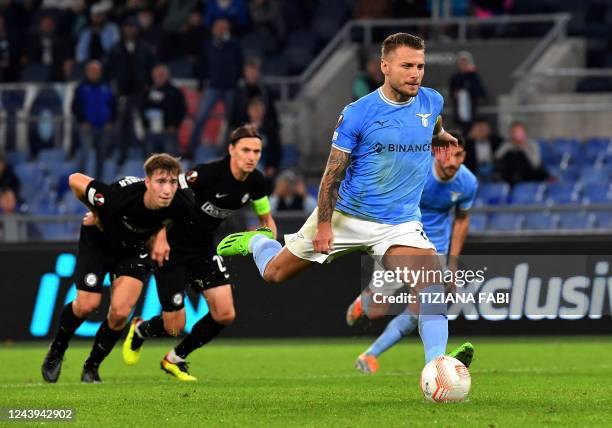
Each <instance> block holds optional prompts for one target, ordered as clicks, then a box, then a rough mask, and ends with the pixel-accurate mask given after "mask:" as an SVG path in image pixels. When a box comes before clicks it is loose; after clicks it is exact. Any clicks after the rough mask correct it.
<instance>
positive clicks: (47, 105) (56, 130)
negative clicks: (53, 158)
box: [28, 88, 63, 153]
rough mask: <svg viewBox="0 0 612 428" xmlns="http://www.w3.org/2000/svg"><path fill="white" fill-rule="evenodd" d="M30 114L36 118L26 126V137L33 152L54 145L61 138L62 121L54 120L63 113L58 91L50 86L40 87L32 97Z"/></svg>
mask: <svg viewBox="0 0 612 428" xmlns="http://www.w3.org/2000/svg"><path fill="white" fill-rule="evenodd" d="M30 114H31V115H32V116H34V117H35V118H36V120H34V121H32V122H30V124H29V126H28V139H29V143H30V148H31V150H32V152H33V153H38V151H40V150H41V149H43V148H51V147H54V146H55V142H56V141H59V140H61V138H62V131H63V123H62V122H61V121H59V122H58V121H56V118H59V117H61V116H62V115H63V105H62V99H61V96H60V93H59V92H58V91H56V90H55V89H52V88H43V89H40V90H39V91H38V92H37V93H36V96H35V98H34V102H33V103H32V108H31V109H30Z"/></svg>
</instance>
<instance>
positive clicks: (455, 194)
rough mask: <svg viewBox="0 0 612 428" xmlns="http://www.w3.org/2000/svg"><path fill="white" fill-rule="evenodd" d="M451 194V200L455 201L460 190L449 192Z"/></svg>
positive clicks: (459, 194)
mask: <svg viewBox="0 0 612 428" xmlns="http://www.w3.org/2000/svg"><path fill="white" fill-rule="evenodd" d="M450 194H451V201H453V202H457V199H459V196H461V192H450Z"/></svg>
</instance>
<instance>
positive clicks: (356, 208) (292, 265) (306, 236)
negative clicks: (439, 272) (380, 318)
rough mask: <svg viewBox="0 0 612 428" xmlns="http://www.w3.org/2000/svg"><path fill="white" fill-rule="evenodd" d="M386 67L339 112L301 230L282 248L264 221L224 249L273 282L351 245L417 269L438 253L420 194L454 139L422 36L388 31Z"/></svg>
mask: <svg viewBox="0 0 612 428" xmlns="http://www.w3.org/2000/svg"><path fill="white" fill-rule="evenodd" d="M381 71H382V72H383V74H384V76H385V82H384V84H383V86H382V87H380V88H379V89H377V90H376V91H373V92H372V93H370V94H368V95H366V96H365V97H363V98H361V99H359V100H357V101H355V102H354V103H352V104H349V105H348V106H346V107H345V109H344V110H343V111H342V114H341V115H340V118H339V120H338V124H337V126H336V130H335V132H334V134H333V137H332V148H331V152H330V155H329V159H328V161H327V166H326V169H325V172H324V174H323V178H322V179H321V185H320V188H319V200H318V206H317V209H315V210H314V211H313V213H312V214H311V216H310V217H309V218H308V219H307V220H306V223H305V224H304V225H303V226H302V228H301V229H300V230H299V231H298V233H296V234H293V235H287V236H285V242H286V246H285V247H284V248H283V247H281V244H280V243H279V242H277V241H275V240H273V239H272V234H271V232H270V231H267V230H257V231H250V232H241V233H234V234H231V235H228V236H227V237H225V238H224V239H223V240H222V241H221V242H220V243H219V246H218V247H217V253H218V254H219V255H221V256H232V255H237V254H242V255H247V254H249V253H252V254H253V258H254V260H255V263H256V265H257V267H258V268H259V272H260V273H261V275H262V277H263V278H264V280H265V281H267V282H269V283H279V282H283V281H285V280H287V279H289V278H292V277H293V276H295V275H297V274H298V273H300V272H301V271H303V270H304V269H306V268H308V267H309V266H311V265H312V264H313V263H324V262H330V261H331V260H333V259H334V258H336V257H338V256H341V255H343V254H346V253H348V252H352V251H366V252H368V253H369V254H372V255H373V256H375V257H377V258H379V260H380V261H381V262H382V264H383V265H384V266H385V268H386V269H389V270H395V269H396V268H400V269H404V268H408V269H412V270H417V269H419V268H420V267H421V261H422V260H423V259H424V258H426V256H435V248H434V245H433V244H432V243H431V242H430V241H429V240H428V239H427V237H426V236H425V234H424V233H423V228H422V225H421V223H420V220H421V212H420V210H419V201H420V200H421V192H422V191H423V186H424V185H425V179H426V177H427V174H428V172H429V168H430V167H431V157H432V151H433V153H434V155H435V156H436V157H437V158H440V159H446V158H448V157H449V155H450V147H452V146H453V145H456V144H457V140H456V139H455V138H454V137H453V136H452V135H450V134H448V133H447V132H445V131H444V129H443V128H442V120H441V117H440V113H441V112H442V107H443V99H442V96H441V95H440V94H439V93H438V92H436V91H435V90H433V89H430V88H424V87H423V88H421V81H422V79H423V74H424V71H425V43H424V41H423V39H421V38H420V37H416V36H413V35H410V34H406V33H397V34H393V35H391V36H389V37H387V38H386V39H385V40H384V41H383V44H382V56H381ZM432 137H433V139H432ZM432 144H433V146H434V147H433V150H432ZM427 258H428V259H429V260H434V259H435V260H437V259H436V258H435V257H427ZM417 259H418V265H417V261H416V260H417ZM430 268H431V269H436V268H439V266H431V267H430ZM442 292H444V287H443V285H442V284H426V283H422V284H416V287H415V293H419V294H425V293H442ZM420 298H421V297H420ZM432 301H434V300H433V299H432V300H430V301H429V302H427V300H425V302H424V303H422V304H421V305H420V308H419V325H420V329H419V331H420V332H421V338H422V340H423V346H424V349H425V360H426V362H429V361H431V360H432V359H434V358H435V357H437V356H440V355H443V354H444V353H445V352H446V343H447V340H448V320H447V317H446V305H443V304H438V303H431V302H432ZM472 354H473V347H472V345H471V344H469V343H468V344H464V345H462V346H461V347H460V348H458V349H457V350H455V351H454V352H453V353H452V354H451V355H453V356H454V357H455V358H458V359H460V360H462V361H463V362H464V363H465V364H466V365H469V363H470V361H471V358H472Z"/></svg>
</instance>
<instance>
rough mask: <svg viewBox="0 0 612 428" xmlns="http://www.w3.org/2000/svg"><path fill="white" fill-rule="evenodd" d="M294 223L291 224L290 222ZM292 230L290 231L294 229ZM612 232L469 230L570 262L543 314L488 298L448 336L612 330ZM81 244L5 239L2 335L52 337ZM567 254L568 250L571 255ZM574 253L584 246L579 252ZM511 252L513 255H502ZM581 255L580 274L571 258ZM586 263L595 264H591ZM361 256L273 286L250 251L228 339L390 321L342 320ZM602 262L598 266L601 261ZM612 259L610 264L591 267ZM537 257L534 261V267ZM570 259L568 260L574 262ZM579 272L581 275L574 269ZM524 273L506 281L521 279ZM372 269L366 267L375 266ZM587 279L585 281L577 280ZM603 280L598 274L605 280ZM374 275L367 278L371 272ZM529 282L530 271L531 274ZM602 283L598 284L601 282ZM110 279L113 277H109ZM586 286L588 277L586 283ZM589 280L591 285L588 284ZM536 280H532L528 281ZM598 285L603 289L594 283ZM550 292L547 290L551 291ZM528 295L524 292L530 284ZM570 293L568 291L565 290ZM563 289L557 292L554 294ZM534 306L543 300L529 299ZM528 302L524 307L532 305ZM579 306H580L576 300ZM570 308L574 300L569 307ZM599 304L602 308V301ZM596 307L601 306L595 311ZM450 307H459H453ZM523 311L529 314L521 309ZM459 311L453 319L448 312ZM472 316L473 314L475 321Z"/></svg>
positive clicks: (503, 245)
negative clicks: (517, 234) (505, 311)
mask: <svg viewBox="0 0 612 428" xmlns="http://www.w3.org/2000/svg"><path fill="white" fill-rule="evenodd" d="M283 226H285V227H283V229H287V225H283ZM289 230H291V229H289ZM610 238H611V237H610V236H600V237H593V236H591V237H589V236H576V237H573V238H572V237H562V236H552V237H540V238H533V237H532V238H528V239H527V238H516V239H505V240H500V239H491V238H482V239H480V238H471V239H470V240H468V242H467V244H466V248H465V252H466V253H467V254H472V255H478V254H484V255H486V256H470V257H474V258H475V260H479V258H483V259H484V258H486V257H491V255H495V256H493V257H494V258H495V259H498V260H499V259H503V260H507V262H508V263H509V265H508V263H506V264H507V265H508V266H509V268H510V269H511V270H512V271H514V272H517V271H518V266H519V264H520V263H521V261H522V260H523V258H524V257H529V256H528V255H529V254H535V255H537V257H539V258H540V259H539V260H546V263H545V264H548V265H549V266H552V268H555V266H557V265H560V266H564V267H565V270H564V271H563V273H562V274H560V275H561V276H562V277H563V278H562V279H563V281H565V282H563V283H562V284H561V283H560V284H561V285H562V289H561V290H559V289H558V288H557V289H556V290H557V291H556V292H557V294H558V295H562V296H563V298H562V299H561V303H559V299H557V306H554V305H555V303H554V302H553V308H552V309H550V308H549V311H550V312H549V313H547V314H545V315H543V316H537V317H536V316H533V315H530V316H526V315H524V314H523V312H522V310H523V309H522V306H521V309H520V310H519V313H518V316H516V315H517V314H514V315H515V316H512V315H510V316H501V317H500V316H492V315H491V314H487V313H486V310H484V309H483V306H478V305H474V306H473V308H472V309H474V310H475V312H472V314H471V315H470V316H464V315H460V316H459V317H457V318H456V319H454V320H453V321H452V322H451V324H450V329H451V334H455V335H478V334H496V335H499V334H509V335H517V334H521V335H531V334H557V333H559V334H560V333H563V334H604V333H610V332H611V331H612V323H611V322H610V311H611V307H612V274H611V273H610V272H609V271H610V269H609V268H608V267H609V266H612V263H610V261H611V260H612V257H611V256H610V254H612V251H610V250H611V248H610V242H612V240H611V239H610ZM75 250H76V245H75V244H74V243H54V244H5V245H2V246H0V256H1V257H2V259H1V260H2V263H1V264H0V278H2V280H1V287H2V291H3V295H4V297H3V299H2V300H1V304H0V305H1V310H0V314H1V315H2V322H1V323H0V340H5V341H6V340H15V341H22V340H33V339H45V340H46V339H49V337H50V335H52V333H53V331H54V329H55V328H56V323H57V318H58V313H59V311H60V308H61V307H62V306H63V305H64V304H65V303H67V302H69V301H71V300H72V299H73V297H74V293H75V290H74V286H73V284H72V280H71V274H72V271H73V270H74V263H75V260H76V259H75ZM568 254H569V255H568ZM571 254H584V255H586V256H584V257H585V259H584V260H582V259H580V257H581V256H572V255H571ZM502 255H506V256H502ZM574 260H576V261H577V267H576V272H573V271H572V269H574V268H573V267H572V265H573V261H574ZM587 261H588V263H587ZM361 262H362V260H361V258H360V256H359V255H356V254H355V255H349V256H347V257H344V258H340V259H338V260H336V261H335V262H334V263H332V264H329V265H322V266H317V267H314V268H313V269H310V270H308V271H307V272H305V273H304V274H303V275H301V276H300V277H298V278H295V279H293V280H291V281H289V282H288V283H286V284H284V285H280V286H279V285H267V284H265V283H264V282H263V281H262V280H261V279H260V277H259V274H258V273H257V270H256V268H255V266H254V265H253V263H252V262H251V260H250V259H248V258H235V259H233V260H230V261H229V263H228V265H229V268H230V271H231V272H232V282H233V283H234V287H235V290H234V292H235V300H236V308H237V313H238V316H237V320H236V323H235V324H234V325H233V326H232V327H231V328H229V329H227V331H226V332H225V333H224V336H226V337H324V336H331V337H334V336H335V337H337V336H355V335H361V334H364V330H365V333H366V334H375V333H377V332H379V331H380V329H381V328H383V326H384V321H385V320H382V321H377V322H374V323H366V325H365V326H362V327H361V328H359V329H349V328H348V327H347V326H346V325H345V322H344V311H345V309H346V307H347V306H348V304H349V303H350V302H351V301H352V300H353V298H354V297H355V296H356V295H357V293H358V292H359V290H360V284H362V283H363V281H364V274H363V270H362V269H361ZM598 263H599V264H598ZM602 263H604V264H605V266H606V267H607V268H606V272H603V273H602V272H600V270H601V269H600V268H599V267H598V268H597V269H599V271H597V270H593V269H592V268H589V267H587V264H588V265H589V266H600V265H601V264H602ZM535 264H537V262H532V265H534V266H531V267H529V268H530V269H531V272H530V275H532V272H535V271H536V270H537V267H536V266H535ZM568 266H569V267H568ZM571 275H575V276H571ZM516 276H517V274H516V273H515V274H514V277H512V276H509V278H508V279H506V281H510V282H514V285H516V283H517V281H518V280H517V278H516ZM368 277H369V273H368ZM580 278H582V282H580V281H579V283H577V282H576V281H575V280H576V279H580ZM598 278H599V279H598ZM366 279H367V278H366ZM529 280H530V281H532V280H533V279H532V278H531V276H530V278H529ZM597 281H599V282H597ZM106 284H107V285H108V284H109V283H108V280H107V281H106ZM581 284H582V285H581ZM585 284H586V286H585ZM529 285H530V286H531V285H532V283H531V282H529ZM597 287H599V288H598V290H599V291H596V288H597ZM544 290H545V291H544V292H543V294H540V296H539V300H541V301H546V302H549V300H550V298H551V297H552V300H553V301H554V300H555V296H554V295H553V294H554V287H552V288H548V289H544ZM546 290H548V291H546ZM523 293H524V292H523ZM568 296H569V297H568ZM571 296H574V297H576V296H578V297H579V299H578V301H574V303H573V304H572V303H569V304H568V303H567V302H566V303H565V305H566V307H565V308H564V307H563V301H564V299H565V298H566V297H567V299H568V300H571ZM557 297H558V296H557ZM187 300H188V302H187V305H186V309H187V318H188V329H190V328H191V325H192V324H193V323H194V322H195V321H196V320H197V319H198V318H199V317H200V316H202V315H204V314H205V313H206V311H207V307H206V303H205V302H204V300H203V299H202V298H201V297H200V298H198V297H197V296H193V295H191V296H190V299H187ZM531 304H532V305H536V306H537V304H538V302H531ZM107 305H108V293H105V299H104V301H103V304H102V306H101V309H99V310H98V311H97V313H96V314H95V316H93V317H92V319H91V320H89V321H88V322H86V323H85V324H83V326H81V328H80V329H79V331H78V332H77V336H80V337H91V336H93V335H94V333H95V331H96V329H97V327H98V325H99V324H98V323H99V322H100V321H101V320H102V319H103V317H104V315H105V313H106V308H107ZM527 305H528V303H527V300H525V308H527ZM572 305H573V306H575V308H571V307H572ZM568 307H570V308H569V309H568ZM596 307H598V308H599V312H598V310H597V309H596ZM594 308H595V309H594ZM159 309H160V308H159V303H158V302H157V293H156V290H155V284H154V280H153V279H152V280H150V281H149V283H148V284H147V285H146V287H145V290H144V291H143V296H142V298H141V300H140V302H139V303H138V305H137V307H136V309H135V314H138V315H141V316H143V317H145V318H148V317H151V316H153V315H155V314H156V313H158V312H159ZM451 312H452V311H451ZM521 314H523V315H521ZM451 318H454V317H451ZM469 318H472V319H469Z"/></svg>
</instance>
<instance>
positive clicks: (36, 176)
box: [15, 162, 48, 202]
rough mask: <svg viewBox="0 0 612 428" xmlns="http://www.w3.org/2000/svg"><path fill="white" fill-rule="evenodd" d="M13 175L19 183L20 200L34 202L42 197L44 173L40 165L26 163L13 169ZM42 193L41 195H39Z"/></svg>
mask: <svg viewBox="0 0 612 428" xmlns="http://www.w3.org/2000/svg"><path fill="white" fill-rule="evenodd" d="M15 174H17V177H19V181H20V182H21V189H20V191H19V193H20V196H21V198H23V199H25V200H26V201H29V202H31V201H34V200H37V199H39V198H41V197H42V196H43V195H44V191H45V189H47V188H48V186H45V181H46V177H45V173H44V171H43V169H42V168H41V167H40V165H39V164H38V163H36V162H26V163H22V164H20V165H17V166H16V167H15ZM41 192H43V194H41Z"/></svg>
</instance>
